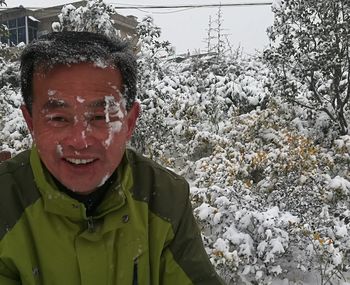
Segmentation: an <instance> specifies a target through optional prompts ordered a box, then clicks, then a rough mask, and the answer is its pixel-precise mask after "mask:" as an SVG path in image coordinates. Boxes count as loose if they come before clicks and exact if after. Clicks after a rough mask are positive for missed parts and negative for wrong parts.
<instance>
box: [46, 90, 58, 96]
mask: <svg viewBox="0 0 350 285" xmlns="http://www.w3.org/2000/svg"><path fill="white" fill-rule="evenodd" d="M56 93H57V90H51V89H49V90H48V91H47V95H49V96H54V95H56Z"/></svg>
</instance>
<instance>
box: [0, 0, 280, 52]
mask: <svg viewBox="0 0 350 285" xmlns="http://www.w3.org/2000/svg"><path fill="white" fill-rule="evenodd" d="M105 1H106V2H107V3H113V4H119V5H121V6H127V5H181V4H184V5H189V4H220V3H221V4H226V3H249V2H250V3H251V2H254V3H258V2H260V3H261V2H269V1H262V0H172V1H164V0H147V1H140V0H121V1H120V2H119V1H115V0H105ZM69 2H70V1H69V0H7V1H6V3H7V6H8V7H15V6H19V5H23V6H24V7H49V6H55V5H60V4H65V3H69ZM221 9H222V14H223V23H222V27H223V28H224V31H223V33H224V34H227V35H228V39H229V41H230V43H231V45H232V47H233V48H237V47H238V46H241V47H242V48H243V50H244V51H245V52H247V53H252V52H253V51H254V50H255V49H259V50H261V49H263V47H264V46H265V45H266V44H267V43H268V38H267V35H266V29H267V27H268V26H270V25H272V22H273V14H272V12H271V7H270V5H264V6H236V7H222V8H221ZM217 12H218V8H192V9H168V10H164V9H162V10H160V9H157V10H154V9H143V11H140V10H136V9H133V10H124V9H123V10H119V11H118V13H120V14H122V15H135V16H137V17H138V20H141V19H142V18H143V17H144V16H145V15H152V16H153V18H154V20H155V24H156V25H158V26H159V27H161V29H162V38H163V39H167V40H169V41H170V42H171V43H172V45H174V46H175V48H176V53H177V54H179V53H185V52H187V50H189V51H190V52H193V51H195V50H198V49H201V50H205V47H206V44H205V38H206V37H207V31H206V29H208V22H209V16H210V15H211V16H212V19H213V20H215V19H216V14H217Z"/></svg>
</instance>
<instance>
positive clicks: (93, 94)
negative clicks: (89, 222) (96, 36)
mask: <svg viewBox="0 0 350 285" xmlns="http://www.w3.org/2000/svg"><path fill="white" fill-rule="evenodd" d="M122 81H123V80H122V75H121V73H120V71H119V70H117V69H113V68H112V67H107V68H100V67H97V66H94V65H93V64H91V63H77V64H73V65H70V66H68V65H57V66H55V67H53V68H52V69H50V71H48V72H43V71H37V72H36V73H34V76H33V94H34V95H33V109H32V116H31V115H30V114H29V112H28V110H27V109H26V107H25V106H23V107H22V112H23V115H24V117H25V120H26V122H27V125H28V127H29V129H30V131H31V133H32V136H33V140H34V143H35V144H36V147H37V149H38V152H39V155H40V158H41V160H42V162H43V163H44V165H45V166H46V167H47V169H48V170H49V171H50V172H51V174H52V175H54V176H55V177H56V179H58V180H59V181H60V182H61V183H62V184H63V185H65V186H66V187H67V188H68V189H70V190H72V191H76V192H79V193H81V194H88V193H91V192H93V191H94V190H96V189H97V187H99V186H101V185H102V184H103V183H104V182H105V181H106V179H107V178H108V177H109V176H110V175H111V174H112V173H113V172H114V171H115V169H116V168H117V167H118V165H119V163H120V161H121V159H122V157H123V154H124V151H125V147H126V143H127V141H128V140H129V139H130V137H131V135H132V132H133V130H134V128H135V124H136V120H137V117H138V115H139V110H140V107H139V104H138V103H137V102H135V103H134V104H133V106H132V108H131V109H130V110H129V111H128V112H127V111H126V109H125V104H124V100H123V98H122V95H121V93H120V91H122V86H123V82H122Z"/></svg>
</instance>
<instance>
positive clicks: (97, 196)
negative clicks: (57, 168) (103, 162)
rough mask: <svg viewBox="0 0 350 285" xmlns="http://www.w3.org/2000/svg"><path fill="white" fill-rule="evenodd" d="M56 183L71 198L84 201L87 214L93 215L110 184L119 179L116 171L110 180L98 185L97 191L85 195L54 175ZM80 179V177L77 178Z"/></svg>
mask: <svg viewBox="0 0 350 285" xmlns="http://www.w3.org/2000/svg"><path fill="white" fill-rule="evenodd" d="M52 178H53V180H54V182H55V184H56V185H57V188H58V190H60V191H61V192H63V193H65V194H67V195H68V196H70V197H71V198H73V199H75V200H77V201H79V202H80V203H83V204H84V205H85V208H86V216H87V217H89V216H92V215H93V214H94V212H95V210H96V208H97V207H98V205H100V204H101V202H102V200H103V198H104V197H105V195H106V193H107V191H108V189H109V188H110V186H111V185H112V184H113V183H114V181H115V180H116V179H117V174H116V171H115V172H114V173H113V174H112V175H111V177H109V178H108V180H107V181H106V182H105V183H104V184H103V185H102V186H101V187H98V188H97V189H96V190H95V191H93V192H91V193H90V194H87V195H83V194H79V193H78V192H73V191H72V190H70V189H68V188H67V187H66V186H64V185H63V184H62V183H61V182H59V181H58V180H57V179H56V178H55V177H54V176H52ZM77 179H79V178H77Z"/></svg>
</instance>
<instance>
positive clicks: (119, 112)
mask: <svg viewBox="0 0 350 285" xmlns="http://www.w3.org/2000/svg"><path fill="white" fill-rule="evenodd" d="M124 104H125V103H124V100H121V101H117V100H116V98H115V97H114V96H111V95H110V96H105V117H106V123H107V124H108V138H107V139H106V140H105V141H104V146H105V147H106V148H108V147H109V146H110V145H111V143H112V141H113V136H114V134H116V133H119V132H120V131H121V129H122V126H123V123H122V121H123V119H124V117H125V113H124V111H123V110H125V109H124V108H122V106H121V105H124Z"/></svg>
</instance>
